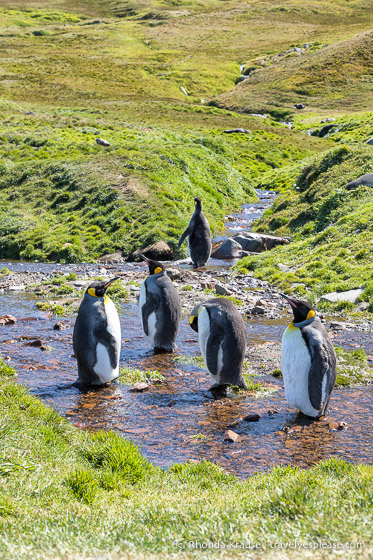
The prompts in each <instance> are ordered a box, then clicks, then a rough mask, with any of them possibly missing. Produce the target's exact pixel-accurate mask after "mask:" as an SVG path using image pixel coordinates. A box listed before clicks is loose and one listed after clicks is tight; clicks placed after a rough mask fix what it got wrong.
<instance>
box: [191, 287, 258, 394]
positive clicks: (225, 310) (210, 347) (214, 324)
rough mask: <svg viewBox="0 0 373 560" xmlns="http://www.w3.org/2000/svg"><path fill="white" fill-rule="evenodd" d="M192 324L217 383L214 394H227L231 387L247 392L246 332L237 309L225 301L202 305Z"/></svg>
mask: <svg viewBox="0 0 373 560" xmlns="http://www.w3.org/2000/svg"><path fill="white" fill-rule="evenodd" d="M189 324H190V326H191V327H192V329H193V330H195V331H196V332H197V333H198V339H199V346H200V349H201V354H202V356H203V360H204V362H205V365H206V368H207V370H208V372H209V374H210V375H211V377H212V378H213V380H214V381H215V383H216V385H214V386H213V387H211V389H210V390H213V392H214V393H220V394H225V392H226V387H227V385H236V386H238V387H242V388H243V389H247V386H246V383H245V380H244V378H243V376H242V366H243V361H244V358H245V351H246V328H245V323H244V322H243V319H242V317H241V315H240V313H239V312H238V311H237V309H236V307H235V305H234V304H233V303H232V302H231V301H230V300H229V299H224V298H214V299H210V300H208V301H205V302H204V303H200V304H198V305H197V306H196V307H195V308H194V309H193V311H192V314H191V316H190V318H189Z"/></svg>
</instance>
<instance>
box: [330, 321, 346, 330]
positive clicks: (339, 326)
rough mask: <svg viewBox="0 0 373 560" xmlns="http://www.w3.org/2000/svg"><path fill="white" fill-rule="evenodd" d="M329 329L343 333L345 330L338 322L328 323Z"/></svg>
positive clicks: (342, 324)
mask: <svg viewBox="0 0 373 560" xmlns="http://www.w3.org/2000/svg"><path fill="white" fill-rule="evenodd" d="M330 328H331V329H333V330H335V331H344V330H346V326H345V325H344V323H340V322H339V321H332V322H331V323H330Z"/></svg>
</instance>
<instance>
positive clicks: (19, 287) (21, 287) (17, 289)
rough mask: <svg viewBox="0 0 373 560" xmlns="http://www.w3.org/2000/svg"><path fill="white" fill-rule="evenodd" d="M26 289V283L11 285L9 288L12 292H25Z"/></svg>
mask: <svg viewBox="0 0 373 560" xmlns="http://www.w3.org/2000/svg"><path fill="white" fill-rule="evenodd" d="M25 289H26V286H25V284H17V285H15V286H9V288H8V290H10V291H12V292H23V291H24V290H25Z"/></svg>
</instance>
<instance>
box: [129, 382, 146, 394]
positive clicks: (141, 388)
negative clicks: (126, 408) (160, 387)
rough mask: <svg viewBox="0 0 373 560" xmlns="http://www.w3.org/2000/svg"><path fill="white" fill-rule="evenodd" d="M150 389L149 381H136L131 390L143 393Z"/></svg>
mask: <svg viewBox="0 0 373 560" xmlns="http://www.w3.org/2000/svg"><path fill="white" fill-rule="evenodd" d="M148 389H149V385H148V383H145V382H141V383H135V385H133V386H132V387H131V389H130V391H131V393H143V392H144V391H147V390H148Z"/></svg>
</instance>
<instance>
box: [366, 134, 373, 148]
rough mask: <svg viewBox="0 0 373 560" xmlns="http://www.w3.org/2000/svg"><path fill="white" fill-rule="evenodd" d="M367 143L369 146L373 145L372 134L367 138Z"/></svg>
mask: <svg viewBox="0 0 373 560" xmlns="http://www.w3.org/2000/svg"><path fill="white" fill-rule="evenodd" d="M367 144H369V146H373V136H372V138H369V140H367Z"/></svg>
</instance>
